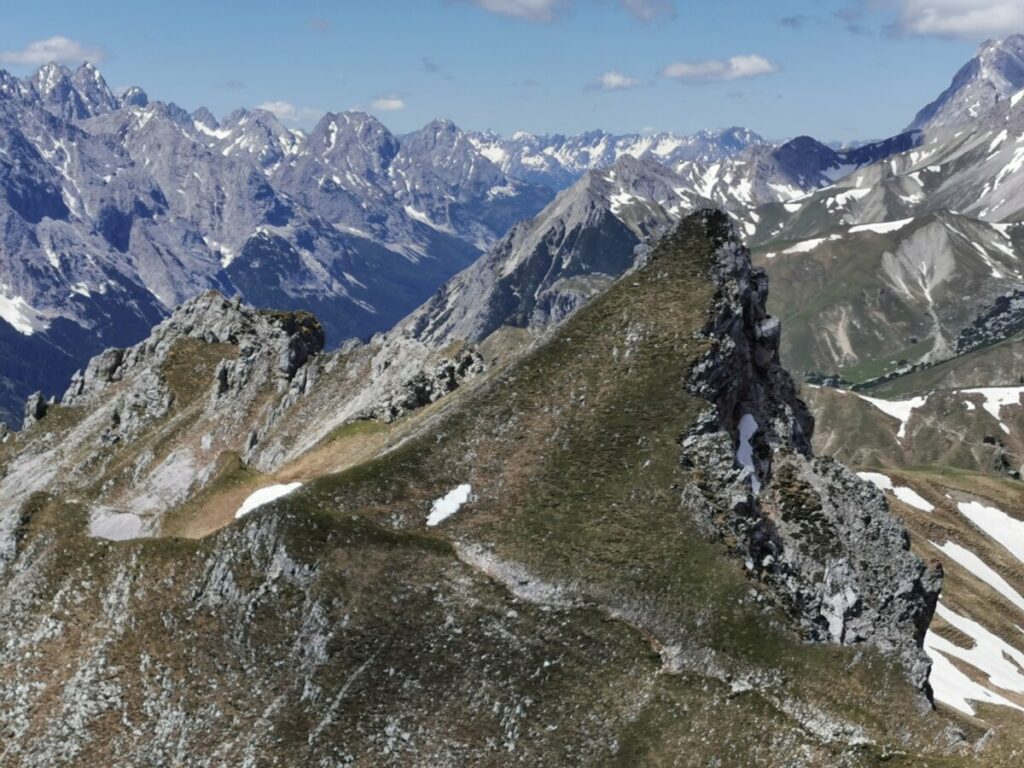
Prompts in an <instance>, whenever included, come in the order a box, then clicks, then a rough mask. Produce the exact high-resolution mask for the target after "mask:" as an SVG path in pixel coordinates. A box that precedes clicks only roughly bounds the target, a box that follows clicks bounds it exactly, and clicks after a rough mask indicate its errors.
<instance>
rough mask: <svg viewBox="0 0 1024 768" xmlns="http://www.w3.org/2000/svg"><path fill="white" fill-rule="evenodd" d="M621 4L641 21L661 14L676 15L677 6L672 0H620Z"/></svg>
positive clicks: (651, 19) (652, 18) (649, 19)
mask: <svg viewBox="0 0 1024 768" xmlns="http://www.w3.org/2000/svg"><path fill="white" fill-rule="evenodd" d="M619 5H621V6H622V7H623V8H625V9H626V10H627V11H629V12H630V13H631V14H633V15H634V16H636V17H637V18H638V19H640V20H641V21H654V20H655V19H656V18H658V17H659V16H675V15H676V6H675V3H673V2H671V0H619Z"/></svg>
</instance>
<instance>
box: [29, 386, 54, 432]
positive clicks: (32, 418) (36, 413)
mask: <svg viewBox="0 0 1024 768" xmlns="http://www.w3.org/2000/svg"><path fill="white" fill-rule="evenodd" d="M48 407H49V403H47V402H46V399H45V398H44V397H43V393H42V392H35V393H33V394H32V395H30V396H29V398H28V400H27V401H26V403H25V420H24V421H23V422H22V429H28V428H29V427H31V426H32V425H33V424H35V423H36V422H37V421H39V420H40V419H41V418H43V417H44V416H45V415H46V410H47V408H48Z"/></svg>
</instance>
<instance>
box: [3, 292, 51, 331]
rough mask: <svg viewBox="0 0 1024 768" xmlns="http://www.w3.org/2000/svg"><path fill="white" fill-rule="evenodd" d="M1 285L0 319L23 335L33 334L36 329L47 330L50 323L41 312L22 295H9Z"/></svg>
mask: <svg viewBox="0 0 1024 768" xmlns="http://www.w3.org/2000/svg"><path fill="white" fill-rule="evenodd" d="M6 287H7V286H0V320H4V321H6V322H7V323H8V324H10V325H11V326H13V327H14V330H16V331H17V332H18V333H20V334H22V335H23V336H31V335H32V334H34V333H35V332H36V331H45V330H46V329H47V328H49V327H50V324H49V323H48V322H47V321H46V320H44V319H43V318H42V317H41V316H40V314H39V312H37V311H36V310H35V309H33V308H32V307H31V306H30V305H29V303H28V302H27V301H25V299H24V298H23V297H21V296H8V295H7V294H5V293H3V292H2V289H3V288H6Z"/></svg>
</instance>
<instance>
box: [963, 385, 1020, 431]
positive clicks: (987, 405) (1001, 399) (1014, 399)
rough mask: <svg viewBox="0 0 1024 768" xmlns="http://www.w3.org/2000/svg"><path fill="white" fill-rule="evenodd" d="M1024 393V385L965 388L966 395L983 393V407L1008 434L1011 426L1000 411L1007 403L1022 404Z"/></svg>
mask: <svg viewBox="0 0 1024 768" xmlns="http://www.w3.org/2000/svg"><path fill="white" fill-rule="evenodd" d="M1022 393H1024V387H979V388H978V389H965V390H963V394H965V395H981V396H982V397H984V398H985V402H983V403H982V404H981V407H982V408H984V409H985V410H986V411H988V412H989V413H990V414H992V416H993V417H994V418H995V420H996V421H998V422H999V426H1000V428H1001V429H1002V430H1003V432H1006V433H1007V434H1009V433H1010V428H1009V427H1008V426H1006V425H1005V424H1004V423H1003V422H1002V419H1001V418H1000V413H1001V412H1002V410H1003V408H1004V407H1005V406H1007V405H1020V396H1021V394H1022Z"/></svg>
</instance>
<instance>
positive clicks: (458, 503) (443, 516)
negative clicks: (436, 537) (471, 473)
mask: <svg viewBox="0 0 1024 768" xmlns="http://www.w3.org/2000/svg"><path fill="white" fill-rule="evenodd" d="M472 492H473V488H472V487H471V486H470V485H469V484H468V483H463V484H462V485H457V486H455V487H454V488H453V489H452V490H450V491H448V493H446V494H445V495H444V496H442V497H441V498H440V499H436V500H435V501H434V503H433V505H432V506H431V507H430V514H429V515H427V525H428V526H430V527H431V528H433V527H434V526H435V525H438V524H440V523H442V522H444V521H445V520H447V519H448V518H449V517H451V516H452V515H454V514H455V513H456V512H458V511H459V508H460V507H462V505H463V504H465V503H466V502H467V501H469V497H470V494H471V493H472Z"/></svg>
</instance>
